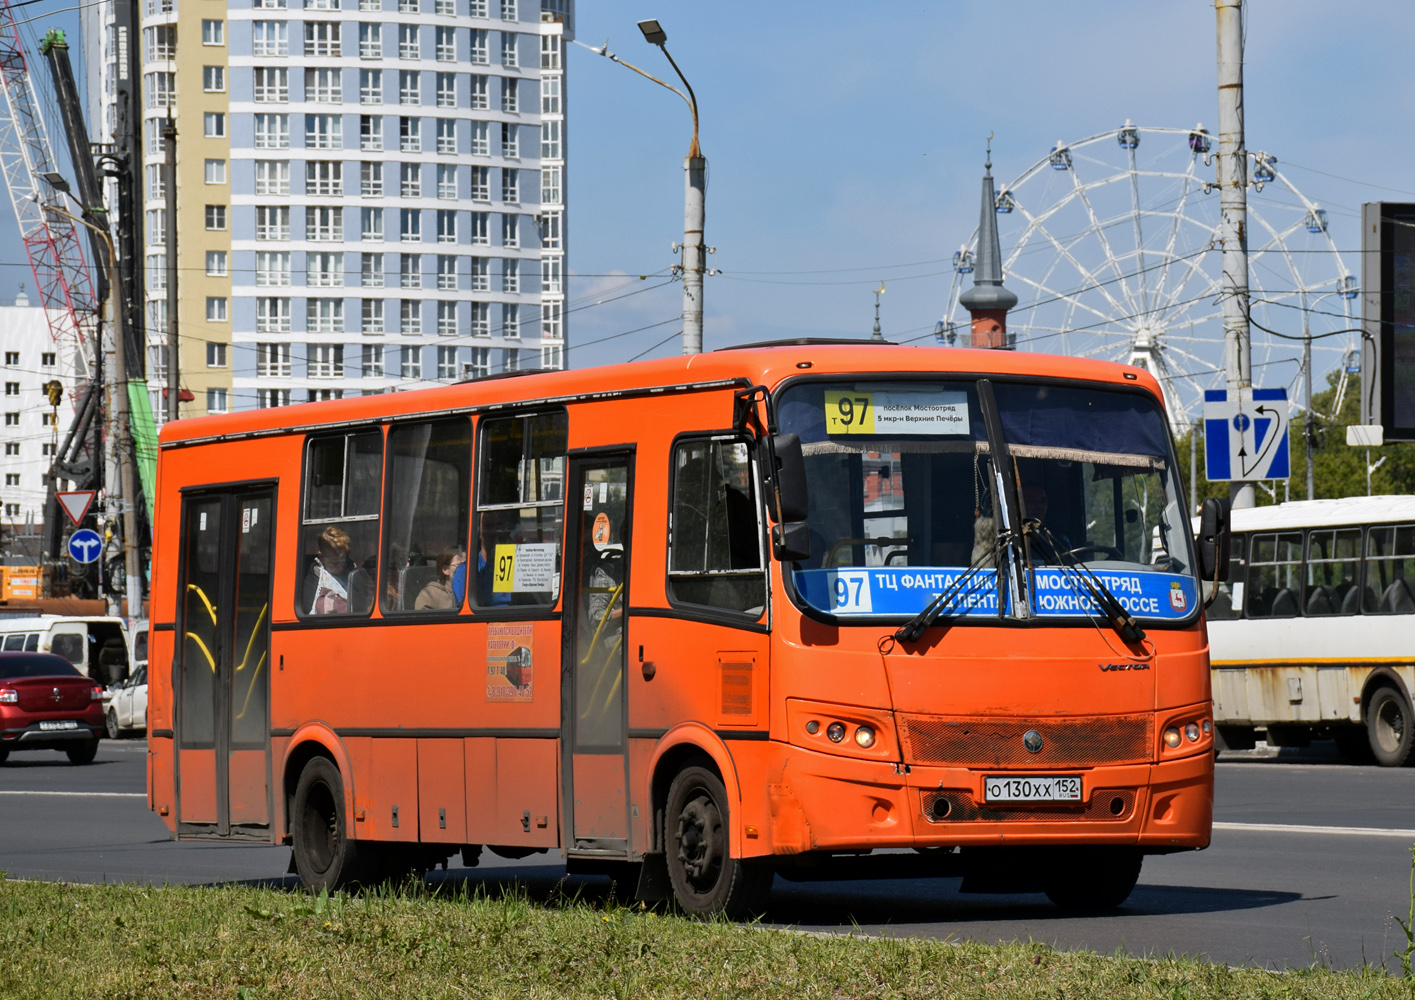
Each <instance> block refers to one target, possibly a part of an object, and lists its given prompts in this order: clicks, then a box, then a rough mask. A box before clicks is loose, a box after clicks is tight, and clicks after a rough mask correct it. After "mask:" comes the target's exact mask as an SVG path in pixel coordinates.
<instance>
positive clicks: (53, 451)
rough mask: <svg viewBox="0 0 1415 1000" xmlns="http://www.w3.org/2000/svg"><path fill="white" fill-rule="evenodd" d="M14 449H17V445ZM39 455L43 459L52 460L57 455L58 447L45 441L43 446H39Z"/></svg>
mask: <svg viewBox="0 0 1415 1000" xmlns="http://www.w3.org/2000/svg"><path fill="white" fill-rule="evenodd" d="M15 447H16V448H18V447H19V445H16V446H15ZM39 453H40V454H41V455H42V456H44V457H45V458H53V457H54V456H55V455H57V454H58V453H59V446H58V445H56V444H53V443H51V442H48V441H46V442H45V443H44V444H42V445H40V446H39ZM15 454H16V455H18V454H19V452H18V451H16V452H15Z"/></svg>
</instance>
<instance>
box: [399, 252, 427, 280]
mask: <svg viewBox="0 0 1415 1000" xmlns="http://www.w3.org/2000/svg"><path fill="white" fill-rule="evenodd" d="M422 260H423V259H422V255H421V254H415V253H404V254H399V255H398V287H399V288H421V287H423V273H422Z"/></svg>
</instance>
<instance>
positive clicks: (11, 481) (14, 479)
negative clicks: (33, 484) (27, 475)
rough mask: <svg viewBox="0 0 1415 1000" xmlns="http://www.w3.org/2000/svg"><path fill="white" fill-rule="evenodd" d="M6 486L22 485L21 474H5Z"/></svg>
mask: <svg viewBox="0 0 1415 1000" xmlns="http://www.w3.org/2000/svg"><path fill="white" fill-rule="evenodd" d="M5 485H6V486H18V485H20V474H19V473H18V472H7V473H5Z"/></svg>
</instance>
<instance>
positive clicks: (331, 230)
mask: <svg viewBox="0 0 1415 1000" xmlns="http://www.w3.org/2000/svg"><path fill="white" fill-rule="evenodd" d="M305 239H307V240H317V241H319V242H321V243H342V242H344V210H343V209H342V208H322V207H316V206H313V205H311V206H308V207H306V208H305Z"/></svg>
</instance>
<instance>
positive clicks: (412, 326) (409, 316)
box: [398, 299, 423, 337]
mask: <svg viewBox="0 0 1415 1000" xmlns="http://www.w3.org/2000/svg"><path fill="white" fill-rule="evenodd" d="M398 331H399V332H400V333H401V334H403V336H405V337H419V336H422V332H423V304H422V302H420V301H419V300H418V299H402V300H400V301H399V303H398Z"/></svg>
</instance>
